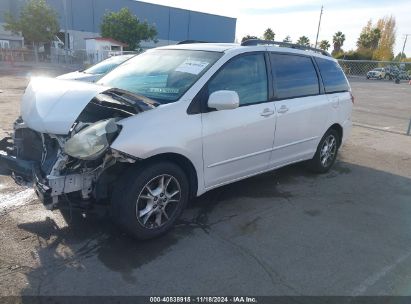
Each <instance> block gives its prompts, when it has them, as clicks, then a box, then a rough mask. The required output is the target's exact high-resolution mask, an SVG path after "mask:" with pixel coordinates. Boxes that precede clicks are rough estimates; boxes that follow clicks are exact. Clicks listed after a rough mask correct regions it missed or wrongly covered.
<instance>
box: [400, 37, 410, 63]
mask: <svg viewBox="0 0 411 304" xmlns="http://www.w3.org/2000/svg"><path fill="white" fill-rule="evenodd" d="M408 36H411V34H405V39H404V45H403V46H402V52H401V54H400V61H401V58H402V54H404V50H405V45H406V44H407V38H408ZM404 55H405V54H404Z"/></svg>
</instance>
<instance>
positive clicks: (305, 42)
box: [297, 36, 310, 46]
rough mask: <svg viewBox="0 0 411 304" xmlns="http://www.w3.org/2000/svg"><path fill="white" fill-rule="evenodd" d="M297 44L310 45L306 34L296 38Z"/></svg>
mask: <svg viewBox="0 0 411 304" xmlns="http://www.w3.org/2000/svg"><path fill="white" fill-rule="evenodd" d="M297 44H299V45H304V46H310V39H308V37H306V36H301V37H300V38H298V40H297Z"/></svg>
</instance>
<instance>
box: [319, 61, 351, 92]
mask: <svg viewBox="0 0 411 304" xmlns="http://www.w3.org/2000/svg"><path fill="white" fill-rule="evenodd" d="M315 61H316V62H317V64H318V67H319V69H320V73H321V77H322V79H323V83H324V89H325V92H326V93H337V92H345V91H348V90H349V87H348V83H347V80H346V79H345V77H344V72H343V71H342V69H341V67H340V66H339V64H338V63H337V62H335V61H333V60H327V59H322V58H315Z"/></svg>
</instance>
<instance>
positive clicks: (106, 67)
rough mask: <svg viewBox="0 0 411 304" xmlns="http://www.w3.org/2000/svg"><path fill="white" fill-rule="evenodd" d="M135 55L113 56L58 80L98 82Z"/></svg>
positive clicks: (64, 75)
mask: <svg viewBox="0 0 411 304" xmlns="http://www.w3.org/2000/svg"><path fill="white" fill-rule="evenodd" d="M135 55H136V54H128V55H119V56H113V57H110V58H108V59H106V60H103V61H101V62H99V63H97V64H95V65H93V66H91V67H89V68H88V69H85V70H81V71H75V72H71V73H67V74H63V75H60V76H58V77H57V79H64V80H80V81H85V82H96V81H97V80H99V79H100V78H101V77H103V76H104V75H105V74H107V73H108V72H110V71H111V70H113V69H114V68H116V67H118V66H119V65H120V64H122V63H124V62H126V61H127V60H129V59H131V58H133V57H134V56H135Z"/></svg>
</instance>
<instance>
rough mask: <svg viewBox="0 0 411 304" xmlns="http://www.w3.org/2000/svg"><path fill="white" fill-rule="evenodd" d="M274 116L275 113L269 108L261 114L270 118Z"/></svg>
mask: <svg viewBox="0 0 411 304" xmlns="http://www.w3.org/2000/svg"><path fill="white" fill-rule="evenodd" d="M273 114H274V111H273V110H271V109H269V108H265V109H264V110H263V112H261V113H260V115H261V116H264V117H268V116H271V115H273Z"/></svg>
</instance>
